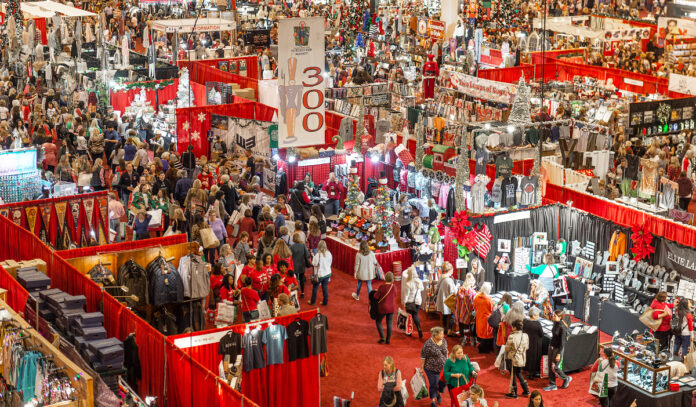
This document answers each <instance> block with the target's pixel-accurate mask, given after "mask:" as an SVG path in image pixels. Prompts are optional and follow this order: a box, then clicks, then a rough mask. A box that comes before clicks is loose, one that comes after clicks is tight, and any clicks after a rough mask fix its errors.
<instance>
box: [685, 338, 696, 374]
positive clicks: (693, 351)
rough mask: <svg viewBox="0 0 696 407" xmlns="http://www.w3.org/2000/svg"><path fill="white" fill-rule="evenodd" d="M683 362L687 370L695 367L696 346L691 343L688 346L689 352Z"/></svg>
mask: <svg viewBox="0 0 696 407" xmlns="http://www.w3.org/2000/svg"><path fill="white" fill-rule="evenodd" d="M684 364H685V365H686V368H687V369H689V371H691V369H692V368H694V367H696V347H694V345H693V344H692V345H691V346H690V347H689V353H688V354H687V355H686V357H685V358H684Z"/></svg>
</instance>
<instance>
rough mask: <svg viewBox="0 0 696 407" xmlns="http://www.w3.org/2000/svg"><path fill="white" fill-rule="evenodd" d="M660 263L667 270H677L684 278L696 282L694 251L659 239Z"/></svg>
mask: <svg viewBox="0 0 696 407" xmlns="http://www.w3.org/2000/svg"><path fill="white" fill-rule="evenodd" d="M659 241H660V247H659V250H658V251H657V253H658V259H657V261H658V263H659V264H660V266H662V267H664V268H666V269H667V270H677V271H678V272H679V274H680V275H681V276H682V277H687V278H690V279H692V280H696V257H694V250H693V249H691V248H689V247H685V246H682V245H680V244H678V243H674V242H670V241H667V239H659Z"/></svg>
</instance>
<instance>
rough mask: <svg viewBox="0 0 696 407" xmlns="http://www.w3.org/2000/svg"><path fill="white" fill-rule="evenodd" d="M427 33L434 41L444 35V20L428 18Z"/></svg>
mask: <svg viewBox="0 0 696 407" xmlns="http://www.w3.org/2000/svg"><path fill="white" fill-rule="evenodd" d="M428 35H429V36H430V38H432V39H433V40H436V41H440V40H441V39H443V38H444V37H445V23H444V21H437V20H428Z"/></svg>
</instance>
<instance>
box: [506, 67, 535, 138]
mask: <svg viewBox="0 0 696 407" xmlns="http://www.w3.org/2000/svg"><path fill="white" fill-rule="evenodd" d="M531 97H532V96H531V93H530V91H529V86H527V84H526V83H525V82H524V76H522V77H521V78H520V81H519V82H518V83H517V93H516V94H515V100H514V101H513V102H512V110H511V111H510V116H509V117H508V124H511V125H513V126H520V127H522V131H524V130H525V128H524V126H526V125H528V124H530V123H531V122H532V113H531V106H530V103H531Z"/></svg>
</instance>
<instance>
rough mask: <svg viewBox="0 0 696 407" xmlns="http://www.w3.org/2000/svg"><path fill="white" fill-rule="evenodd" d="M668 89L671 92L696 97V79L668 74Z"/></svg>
mask: <svg viewBox="0 0 696 407" xmlns="http://www.w3.org/2000/svg"><path fill="white" fill-rule="evenodd" d="M668 89H669V90H671V91H672V92H679V93H686V94H687V95H696V77H693V76H686V75H679V74H677V73H671V74H669V85H668Z"/></svg>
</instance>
